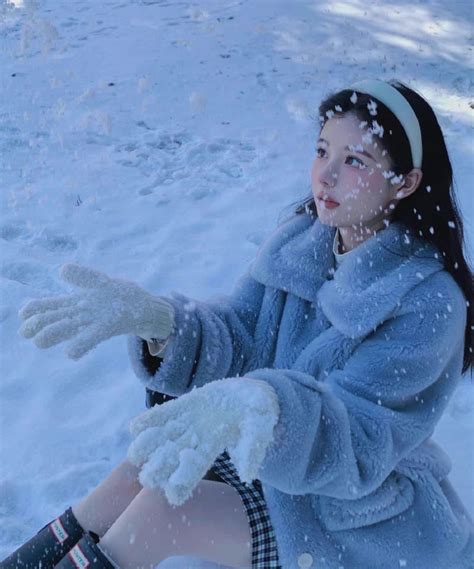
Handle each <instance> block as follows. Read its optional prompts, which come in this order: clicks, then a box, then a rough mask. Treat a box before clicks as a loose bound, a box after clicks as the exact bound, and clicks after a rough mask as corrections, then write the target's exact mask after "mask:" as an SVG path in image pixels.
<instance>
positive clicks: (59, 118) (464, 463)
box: [0, 0, 474, 567]
mask: <svg viewBox="0 0 474 569" xmlns="http://www.w3.org/2000/svg"><path fill="white" fill-rule="evenodd" d="M5 2H6V0H3V3H2V0H0V41H1V48H2V49H1V52H0V70H1V83H0V87H1V92H0V101H1V104H0V155H1V163H0V172H1V178H0V179H1V208H2V209H1V219H0V238H1V241H0V245H1V251H2V253H1V267H0V271H1V275H0V276H1V280H0V287H1V288H0V322H1V329H0V334H1V336H0V342H1V347H2V349H1V356H0V357H1V360H0V369H1V377H2V379H1V382H0V421H1V422H0V464H1V470H0V558H3V557H4V556H5V555H7V554H8V553H9V552H10V551H11V550H12V549H13V548H14V547H15V546H16V545H18V544H19V543H20V542H22V541H23V540H24V539H26V538H27V537H29V536H30V535H31V534H32V533H34V532H35V531H36V530H37V529H38V528H39V527H41V526H42V525H44V523H46V521H47V520H48V519H50V518H51V517H53V516H54V515H56V514H58V513H60V512H61V511H63V509H64V508H66V507H67V506H68V505H69V504H71V503H73V502H74V501H76V500H78V499H79V498H80V497H81V496H83V495H84V494H85V493H86V492H87V491H88V490H90V489H91V488H92V487H93V486H94V485H95V484H97V483H98V482H99V481H100V480H101V479H102V478H103V477H104V476H105V475H106V474H107V473H108V472H109V471H110V470H111V468H112V467H113V466H114V465H115V464H117V463H118V462H119V461H120V460H121V459H122V458H123V456H124V452H125V450H126V448H127V446H128V444H129V441H130V439H129V435H128V431H127V422H128V420H129V418H130V417H131V416H133V415H135V414H137V413H138V412H139V411H141V410H142V406H143V401H144V393H143V389H142V387H141V386H140V385H139V383H138V381H137V380H136V379H135V377H134V375H133V373H132V371H131V368H130V366H129V363H128V359H127V355H126V350H125V339H124V338H123V337H120V338H115V339H114V340H112V341H109V342H107V343H105V344H102V345H101V346H100V347H99V348H98V349H97V350H95V351H93V352H92V353H91V354H89V355H88V356H86V357H85V358H83V359H82V360H79V361H78V362H73V361H72V360H69V359H67V358H66V357H65V355H64V353H63V349H64V348H63V346H61V345H60V346H58V347H56V348H52V349H49V350H46V351H41V350H39V349H37V348H36V347H35V346H34V344H33V343H32V342H29V341H27V340H24V339H23V338H21V337H20V336H19V335H18V334H17V330H18V328H19V325H20V322H19V320H18V317H17V311H18V309H19V307H20V306H21V305H22V304H24V302H25V301H26V299H27V298H36V297H40V296H51V295H52V294H56V293H60V292H65V291H66V290H67V288H66V286H65V285H64V284H63V283H62V281H60V279H59V278H58V268H59V267H60V266H61V265H62V264H63V263H64V262H66V261H74V262H79V263H81V264H84V265H87V266H91V267H95V268H97V269H99V270H103V271H105V272H106V273H108V274H110V275H115V276H120V277H124V278H130V279H132V280H135V281H136V282H138V283H139V284H141V285H142V286H144V287H145V288H147V289H148V290H150V291H152V292H153V291H154V292H155V293H157V294H168V293H169V292H170V291H171V290H177V291H180V292H182V293H183V294H187V295H190V296H194V297H196V298H201V299H205V298H207V297H208V296H210V295H212V294H215V293H219V294H220V293H226V292H228V291H229V290H230V288H231V286H232V285H233V283H234V282H235V280H236V278H237V277H238V276H239V275H240V274H241V273H242V271H243V270H244V268H245V267H246V266H247V264H248V263H249V262H250V261H251V259H252V258H253V255H254V253H255V251H256V249H257V247H258V245H259V243H261V241H262V239H263V238H264V237H265V235H266V234H267V233H268V232H269V231H270V230H271V229H272V228H273V227H274V225H275V223H276V220H277V217H278V214H279V213H280V212H281V211H282V210H283V208H284V207H285V206H286V205H288V204H290V203H291V202H293V201H295V200H296V199H299V198H302V197H304V196H305V195H307V194H308V193H309V191H310V180H309V169H310V164H311V160H312V156H313V152H314V141H315V134H316V132H317V131H316V121H315V120H314V118H315V117H316V116H317V104H318V102H319V101H320V99H321V98H322V97H323V96H325V95H326V94H328V93H329V92H330V91H332V90H335V89H339V88H341V87H343V86H344V85H345V84H347V82H349V81H354V80H357V79H361V78H366V77H379V78H385V79H390V78H394V77H396V78H399V79H401V80H402V81H406V82H408V83H409V84H411V85H412V86H413V87H414V88H416V89H418V90H419V91H420V92H421V93H422V94H423V95H424V96H425V97H427V98H428V100H429V101H430V102H431V104H432V105H433V107H434V108H435V110H436V112H437V114H438V117H439V120H440V122H441V125H442V128H443V130H444V132H445V136H446V141H447V144H448V148H449V150H450V154H451V157H452V161H453V165H454V169H455V174H456V190H457V192H458V202H459V205H460V208H461V211H462V213H463V214H464V219H465V224H466V225H465V231H466V239H467V245H468V251H469V253H470V255H471V258H473V257H472V251H473V233H474V232H473V203H472V197H471V198H470V197H469V191H470V186H471V184H472V168H471V165H472V158H473V156H472V138H471V136H472V130H471V129H472V125H473V118H472V116H473V110H472V108H471V107H470V105H469V103H470V99H469V96H470V90H471V88H472V85H471V82H470V79H469V77H470V73H471V72H472V46H470V45H469V32H470V29H471V26H472V9H471V8H470V4H469V3H468V2H464V1H462V0H457V1H455V2H449V3H447V2H439V1H436V0H427V1H423V2H421V1H416V0H411V1H410V2H400V1H397V0H394V1H391V2H384V1H377V0H360V1H359V0H346V1H344V0H341V1H337V2H334V1H332V2H325V1H322V0H313V1H311V0H292V1H291V2H289V1H287V0H273V1H272V0H252V1H250V0H202V1H199V2H198V1H195V2H191V1H178V0H175V1H173V0H169V1H165V0H102V1H100V2H99V1H97V0H23V1H21V0H15V2H8V1H7V2H6V3H5ZM471 96H472V93H471ZM471 101H472V99H471ZM471 105H472V103H471ZM473 409H474V388H473V385H472V384H469V383H468V382H467V380H466V378H465V381H464V382H463V384H462V385H461V387H460V389H459V390H458V392H457V393H456V395H455V397H454V399H453V400H452V402H451V403H450V406H449V408H448V410H447V412H446V414H445V417H444V418H443V420H442V422H441V424H440V426H439V428H438V430H437V432H436V438H437V440H438V441H439V442H440V443H441V444H442V445H443V446H444V448H445V449H446V450H447V451H448V453H449V454H450V455H451V457H452V461H453V471H452V481H453V483H454V485H455V486H456V488H457V489H458V491H459V493H460V495H461V496H462V498H463V500H464V502H465V503H466V504H467V505H468V508H469V510H470V511H471V512H474V495H473V491H472V472H474V459H473V454H472V450H471V449H472V446H471V445H470V444H468V441H469V440H471V441H472V440H473V439H474V425H473V421H472V416H473V415H472V414H473ZM175 561H176V560H175ZM191 564H192V563H191V560H188V561H187V567H191ZM172 565H173V560H171V561H167V562H164V563H163V564H162V565H161V566H163V567H165V566H166V567H171V566H172ZM198 565H199V564H198V562H197V561H196V560H195V564H193V565H192V566H193V567H198ZM173 566H174V565H173ZM176 566H178V567H183V562H182V560H181V561H179V560H178V561H177V564H176ZM199 566H200V565H199Z"/></svg>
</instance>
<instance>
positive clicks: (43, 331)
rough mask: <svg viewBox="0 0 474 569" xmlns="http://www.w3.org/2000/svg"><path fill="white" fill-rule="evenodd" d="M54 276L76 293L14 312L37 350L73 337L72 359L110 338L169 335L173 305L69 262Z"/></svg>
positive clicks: (137, 287)
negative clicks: (124, 335)
mask: <svg viewBox="0 0 474 569" xmlns="http://www.w3.org/2000/svg"><path fill="white" fill-rule="evenodd" d="M60 277H61V278H62V279H63V280H64V281H66V282H67V283H70V284H72V285H75V286H77V287H80V290H79V291H78V292H76V293H74V294H71V295H67V296H56V297H51V298H41V299H37V300H31V301H30V302H28V303H27V304H26V305H25V306H24V307H23V308H22V309H21V310H20V311H19V313H18V315H19V316H20V318H21V319H23V320H25V322H24V323H23V325H22V326H21V328H20V330H19V332H20V334H21V335H22V336H24V337H25V338H34V342H35V344H36V346H38V348H49V347H51V346H54V345H56V344H59V343H60V342H64V341H65V340H68V339H70V338H74V341H73V342H71V343H70V345H69V347H68V349H67V351H66V353H67V355H68V356H69V357H70V358H72V359H74V360H77V359H79V358H81V357H82V356H83V355H84V354H86V353H87V352H89V351H90V350H91V349H92V348H94V347H95V346H97V345H98V344H99V343H100V342H103V341H104V340H107V339H109V338H112V337H113V336H119V335H121V334H135V335H137V336H140V337H142V338H144V339H145V340H149V339H150V340H151V338H158V339H165V338H167V337H168V336H169V334H170V333H171V332H172V329H173V324H174V308H173V306H172V305H171V304H169V303H168V302H166V300H164V299H163V298H162V297H159V296H153V295H151V294H149V293H148V292H146V291H145V290H143V289H142V288H140V287H139V286H138V285H137V284H135V283H134V282H131V281H127V280H123V279H114V278H111V277H108V276H107V275H105V274H104V273H101V272H99V271H95V270H93V269H90V268H87V267H83V266H81V265H77V264H74V263H68V264H66V265H63V266H62V267H61V270H60Z"/></svg>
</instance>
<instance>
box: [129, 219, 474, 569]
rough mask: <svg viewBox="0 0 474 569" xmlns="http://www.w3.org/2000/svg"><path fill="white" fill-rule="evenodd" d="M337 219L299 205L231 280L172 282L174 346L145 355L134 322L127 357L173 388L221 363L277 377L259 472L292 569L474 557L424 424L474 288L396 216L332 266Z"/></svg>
mask: <svg viewBox="0 0 474 569" xmlns="http://www.w3.org/2000/svg"><path fill="white" fill-rule="evenodd" d="M334 235H335V228H332V227H329V226H326V225H323V224H321V223H320V221H319V219H316V220H315V221H313V220H312V219H311V218H310V217H309V216H308V215H298V216H294V217H292V218H291V219H289V220H287V221H286V222H284V223H282V224H281V225H279V226H278V227H277V228H276V230H275V231H274V232H273V233H272V234H271V235H270V237H269V238H268V239H267V240H266V241H265V242H264V244H263V245H262V246H261V248H260V249H259V251H258V253H257V255H256V258H255V260H254V261H253V262H252V264H251V265H250V267H249V269H248V271H247V272H246V273H245V274H244V275H243V276H242V277H241V278H240V279H239V281H238V282H237V284H236V286H235V288H234V290H233V292H232V294H230V295H229V296H216V297H214V298H212V299H210V300H209V301H207V302H202V301H198V300H194V299H189V298H186V297H185V296H183V295H181V294H178V293H176V292H173V293H172V295H171V298H169V299H168V301H169V302H170V303H171V304H172V305H173V307H174V308H175V317H176V328H175V332H174V334H173V337H172V338H171V341H170V345H169V348H168V351H167V355H166V358H165V359H164V361H163V362H162V365H161V367H160V368H159V369H158V371H155V370H151V369H150V368H149V367H147V366H146V365H145V360H144V359H143V357H142V354H143V345H142V344H143V340H141V339H140V338H137V337H134V336H130V337H129V344H128V345H129V353H130V357H131V362H132V365H133V368H134V370H135V372H136V374H137V376H138V377H139V378H140V379H141V380H142V381H143V383H144V384H145V385H146V386H147V387H149V388H151V389H154V390H156V391H160V392H162V393H167V394H169V395H175V396H179V395H181V394H183V393H186V392H188V391H189V390H190V389H192V388H193V387H194V386H201V385H204V384H206V383H208V382H211V381H214V380H217V379H220V378H224V377H240V376H246V377H251V378H255V379H260V380H264V381H266V382H268V383H269V384H270V385H271V386H272V387H273V388H274V390H275V392H276V393H277V395H278V401H279V406H280V416H279V421H278V423H277V425H276V427H275V431H274V441H273V443H272V444H271V445H270V446H269V448H268V451H267V454H266V456H265V460H264V461H263V463H262V465H261V468H260V470H259V479H260V481H261V482H262V487H263V490H264V494H265V497H266V500H267V503H268V508H269V512H270V516H271V519H272V522H273V524H274V527H275V533H276V537H277V542H278V547H279V552H280V559H281V563H282V565H283V567H284V569H293V568H295V569H298V568H299V564H298V560H299V559H303V558H304V560H305V563H306V564H307V563H308V560H309V559H312V560H313V564H312V565H310V566H311V567H314V568H316V567H328V568H330V569H333V568H334V569H339V568H341V567H343V568H344V569H399V568H400V567H408V568H413V569H469V568H471V569H472V567H473V559H474V551H473V541H474V540H473V529H472V521H471V519H470V518H469V516H468V514H467V512H466V511H465V509H464V508H463V506H462V504H461V503H460V501H459V499H458V498H457V496H456V494H455V492H454V491H453V489H452V487H451V485H450V484H449V481H448V479H447V474H448V472H449V470H450V465H449V459H448V457H447V456H446V454H445V453H444V452H443V451H442V450H441V449H440V448H439V447H438V446H437V445H436V444H435V443H434V442H432V441H431V440H430V437H431V435H432V433H433V430H434V428H435V425H436V423H437V421H438V420H439V418H440V417H441V415H442V413H443V411H444V409H445V408H446V405H447V403H448V401H449V399H450V397H451V395H452V394H453V392H454V390H455V388H456V386H457V384H458V382H459V380H460V377H461V375H460V372H461V368H462V358H463V348H464V330H465V325H466V314H467V310H466V299H465V297H464V295H463V292H462V290H461V289H460V287H459V286H458V285H457V283H456V281H455V280H454V279H453V278H452V276H451V275H450V274H449V273H448V272H447V271H446V270H444V268H443V265H442V263H441V253H440V252H439V251H438V250H437V249H436V248H434V247H433V246H432V245H430V244H428V243H427V242H425V241H424V240H420V239H415V240H414V241H410V240H409V239H408V238H407V236H406V233H405V228H404V227H403V225H402V224H400V223H391V224H390V225H389V226H388V227H387V228H386V229H384V230H383V231H380V232H378V233H377V235H375V236H373V237H371V238H370V239H368V240H367V241H365V242H364V243H363V244H361V245H360V246H359V247H358V249H357V251H356V252H355V253H354V254H353V255H350V256H349V257H348V258H347V260H346V261H345V262H344V263H343V264H342V265H341V266H340V267H339V268H338V269H337V270H335V262H334V261H335V260H334V254H333V252H332V246H333V240H334ZM302 555H303V558H302V557H301V556H302ZM306 566H308V565H305V567H306Z"/></svg>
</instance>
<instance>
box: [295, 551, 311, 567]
mask: <svg viewBox="0 0 474 569" xmlns="http://www.w3.org/2000/svg"><path fill="white" fill-rule="evenodd" d="M312 564H313V556H312V555H311V554H310V553H302V554H301V555H300V556H299V557H298V567H301V569H309V567H311V565H312Z"/></svg>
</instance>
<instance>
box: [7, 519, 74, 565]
mask: <svg viewBox="0 0 474 569" xmlns="http://www.w3.org/2000/svg"><path fill="white" fill-rule="evenodd" d="M83 535H84V530H83V528H82V527H81V525H80V524H79V522H78V521H77V520H76V517H75V515H74V514H73V513H72V508H68V509H67V510H66V511H65V512H64V514H62V515H61V516H59V518H56V519H55V520H53V521H52V522H50V523H48V524H47V525H45V526H44V528H42V529H40V531H39V532H38V533H37V534H36V535H35V536H33V537H32V538H31V539H30V540H29V541H27V542H26V543H24V544H23V545H22V546H21V547H19V548H18V549H17V550H16V551H14V552H13V553H12V554H11V555H10V556H9V557H7V558H6V559H5V560H4V561H2V562H1V563H0V569H39V568H41V569H52V568H53V567H54V566H55V565H56V563H58V562H59V561H61V559H62V558H63V557H64V555H66V553H67V552H68V551H69V550H70V549H71V548H72V547H74V546H75V545H76V543H77V542H78V541H79V540H80V539H81V537H82V536H83Z"/></svg>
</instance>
